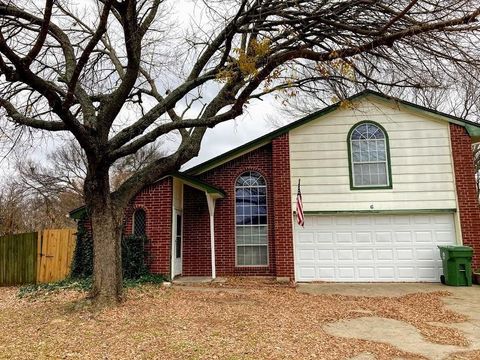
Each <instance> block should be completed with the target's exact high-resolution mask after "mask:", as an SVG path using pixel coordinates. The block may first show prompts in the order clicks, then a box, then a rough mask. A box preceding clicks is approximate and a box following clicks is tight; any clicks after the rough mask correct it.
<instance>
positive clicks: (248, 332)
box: [0, 279, 467, 359]
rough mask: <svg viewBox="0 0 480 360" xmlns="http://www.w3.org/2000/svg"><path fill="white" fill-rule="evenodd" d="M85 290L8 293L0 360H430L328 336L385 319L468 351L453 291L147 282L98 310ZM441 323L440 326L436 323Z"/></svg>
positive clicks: (0, 324) (2, 295) (0, 305)
mask: <svg viewBox="0 0 480 360" xmlns="http://www.w3.org/2000/svg"><path fill="white" fill-rule="evenodd" d="M85 295H86V294H85V293H83V292H79V291H72V290H68V291H63V292H58V293H50V294H42V295H36V296H30V297H26V298H19V297H18V288H0V358H2V359H3V358H9V359H10V358H22V359H43V358H65V359H70V358H71V359H80V358H82V359H83V358H90V359H126V358H132V359H151V358H158V359H259V358H260V359H301V358H305V359H343V358H352V357H355V356H357V355H359V354H362V353H364V352H365V351H368V352H369V353H370V354H373V355H375V356H376V358H377V359H392V358H402V359H423V357H421V356H419V355H415V354H412V353H406V352H403V351H400V350H399V349H397V348H395V347H393V346H391V345H388V344H386V343H380V342H373V341H366V340H359V339H346V338H343V337H336V336H332V335H329V334H327V333H326V332H325V331H324V330H323V329H322V326H323V325H325V324H328V323H332V322H335V321H338V320H342V319H353V318H357V317H365V316H379V317H383V318H389V319H397V320H402V321H404V322H406V323H409V324H411V325H413V326H415V327H416V328H417V329H418V330H419V331H420V333H421V334H422V335H423V336H424V337H425V338H426V339H427V340H428V341H431V342H435V343H439V344H452V345H462V346H464V345H466V344H467V340H466V339H465V338H464V337H463V335H462V333H461V332H459V331H457V330H454V329H452V328H447V327H445V326H443V324H449V323H454V322H462V321H464V318H463V317H462V316H461V315H459V314H456V313H453V312H451V311H449V310H447V309H446V308H445V307H444V306H443V303H442V301H441V298H442V296H446V295H447V294H446V293H443V292H435V293H428V294H427V293H423V294H410V295H405V296H402V297H375V298H367V297H354V296H339V295H309V294H302V293H299V292H297V291H296V290H295V288H294V287H292V286H289V285H279V284H276V283H274V282H272V281H269V280H256V281H252V280H241V279H230V280H229V281H227V283H226V284H216V285H202V286H198V287H180V286H175V287H170V288H168V287H163V286H161V285H144V286H141V287H138V288H134V289H129V290H128V291H127V294H126V300H125V301H124V302H123V303H122V304H121V305H120V306H118V307H115V308H108V309H101V310H100V309H95V308H93V307H92V306H91V304H90V303H89V302H88V300H85ZM432 323H433V324H434V325H432Z"/></svg>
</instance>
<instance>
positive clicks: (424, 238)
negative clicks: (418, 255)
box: [415, 231, 433, 243]
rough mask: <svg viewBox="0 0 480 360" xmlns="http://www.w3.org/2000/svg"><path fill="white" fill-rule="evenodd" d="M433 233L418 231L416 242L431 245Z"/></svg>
mask: <svg viewBox="0 0 480 360" xmlns="http://www.w3.org/2000/svg"><path fill="white" fill-rule="evenodd" d="M432 239H433V237H432V232H431V231H416V232H415V241H416V242H417V243H422V242H423V243H431V242H432Z"/></svg>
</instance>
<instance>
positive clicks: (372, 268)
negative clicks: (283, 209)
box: [294, 213, 455, 282]
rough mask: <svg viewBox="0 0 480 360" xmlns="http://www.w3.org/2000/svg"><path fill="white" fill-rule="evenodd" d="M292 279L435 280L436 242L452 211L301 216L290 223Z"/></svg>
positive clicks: (449, 235) (445, 232)
mask: <svg viewBox="0 0 480 360" xmlns="http://www.w3.org/2000/svg"><path fill="white" fill-rule="evenodd" d="M294 237H295V277H296V280H297V281H316V280H325V281H346V282H348V281H358V282H362V281H363V282H369V281H429V282H438V281H440V275H441V274H442V263H441V260H440V254H439V251H438V248H437V245H440V244H454V243H455V228H454V220H453V214H448V213H445V214H420V215H348V216H344V215H335V216H306V217H305V227H304V228H301V227H299V226H298V225H295V235H294Z"/></svg>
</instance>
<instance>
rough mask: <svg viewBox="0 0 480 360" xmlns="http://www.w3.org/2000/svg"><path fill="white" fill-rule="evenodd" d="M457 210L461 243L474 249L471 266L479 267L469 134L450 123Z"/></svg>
mask: <svg viewBox="0 0 480 360" xmlns="http://www.w3.org/2000/svg"><path fill="white" fill-rule="evenodd" d="M450 137H451V141H452V153H453V163H454V168H455V183H456V186H457V199H458V210H459V213H460V224H461V228H462V237H463V244H464V245H467V246H471V247H473V249H474V255H473V266H474V268H475V269H476V268H478V267H480V207H479V205H478V201H477V190H476V185H475V168H474V165H473V152H472V144H471V139H470V136H469V135H468V133H467V131H466V130H465V128H464V127H462V126H459V125H455V124H450Z"/></svg>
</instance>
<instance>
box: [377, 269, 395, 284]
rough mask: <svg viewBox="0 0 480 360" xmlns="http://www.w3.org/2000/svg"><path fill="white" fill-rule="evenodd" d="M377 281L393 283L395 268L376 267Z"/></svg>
mask: <svg viewBox="0 0 480 360" xmlns="http://www.w3.org/2000/svg"><path fill="white" fill-rule="evenodd" d="M376 270H377V280H383V281H387V280H388V281H394V280H395V267H394V266H377V267H376Z"/></svg>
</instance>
